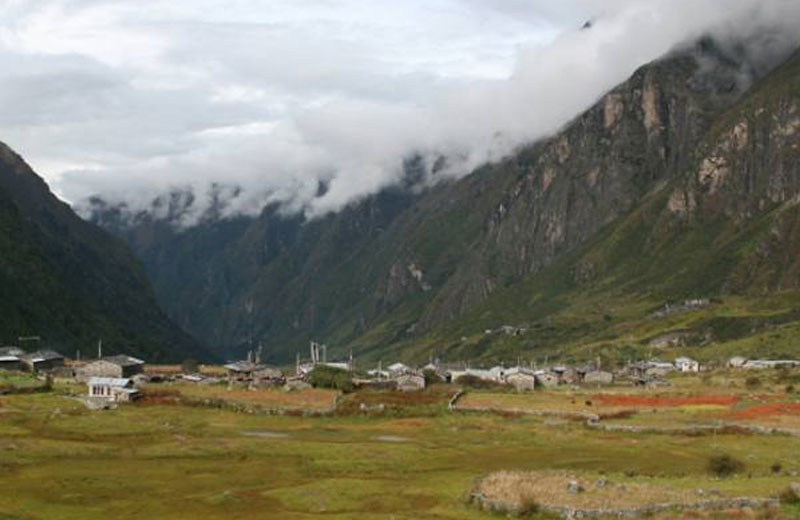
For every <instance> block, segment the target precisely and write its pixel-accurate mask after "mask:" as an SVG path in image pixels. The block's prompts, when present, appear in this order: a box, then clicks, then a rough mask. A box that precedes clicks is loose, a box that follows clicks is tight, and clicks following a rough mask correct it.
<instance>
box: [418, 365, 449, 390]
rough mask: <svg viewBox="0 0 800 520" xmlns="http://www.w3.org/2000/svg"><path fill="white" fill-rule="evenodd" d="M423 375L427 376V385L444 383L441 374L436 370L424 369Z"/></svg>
mask: <svg viewBox="0 0 800 520" xmlns="http://www.w3.org/2000/svg"><path fill="white" fill-rule="evenodd" d="M422 376H423V377H424V378H425V387H426V388H427V387H429V386H431V385H435V384H437V383H442V382H443V381H444V380H443V379H442V378H441V377H439V374H437V373H436V371H435V370H431V369H428V370H423V371H422Z"/></svg>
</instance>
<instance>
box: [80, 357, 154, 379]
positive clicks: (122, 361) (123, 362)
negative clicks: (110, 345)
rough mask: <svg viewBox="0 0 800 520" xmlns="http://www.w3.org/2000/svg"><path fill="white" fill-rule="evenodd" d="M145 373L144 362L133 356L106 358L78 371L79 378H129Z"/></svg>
mask: <svg viewBox="0 0 800 520" xmlns="http://www.w3.org/2000/svg"><path fill="white" fill-rule="evenodd" d="M142 372H144V361H142V360H141V359H137V358H135V357H131V356H125V355H118V356H106V357H103V358H101V359H98V360H95V361H91V362H89V363H87V364H86V365H84V366H82V367H81V368H79V369H78V377H79V378H81V379H84V380H86V379H88V378H90V377H115V378H129V377H133V376H135V375H136V374H141V373H142Z"/></svg>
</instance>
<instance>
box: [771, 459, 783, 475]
mask: <svg viewBox="0 0 800 520" xmlns="http://www.w3.org/2000/svg"><path fill="white" fill-rule="evenodd" d="M769 469H770V471H772V473H773V474H774V475H778V474H780V472H781V471H783V465H782V464H781V463H780V462H776V463H775V464H773V465H772V466H770V467H769Z"/></svg>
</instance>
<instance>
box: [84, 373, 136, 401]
mask: <svg viewBox="0 0 800 520" xmlns="http://www.w3.org/2000/svg"><path fill="white" fill-rule="evenodd" d="M87 385H88V387H89V392H88V393H89V397H92V398H96V399H104V400H106V401H109V402H112V403H124V402H130V401H133V400H135V399H137V398H138V397H139V396H140V395H141V394H140V393H139V390H137V389H136V388H135V387H134V384H133V381H132V380H131V379H129V378H124V377H90V378H89V381H88V382H87Z"/></svg>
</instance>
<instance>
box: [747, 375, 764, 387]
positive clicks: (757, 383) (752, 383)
mask: <svg viewBox="0 0 800 520" xmlns="http://www.w3.org/2000/svg"><path fill="white" fill-rule="evenodd" d="M744 386H746V387H747V389H748V390H755V389H756V388H761V379H760V378H758V377H756V376H750V377H748V378H747V379H745V380H744Z"/></svg>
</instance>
